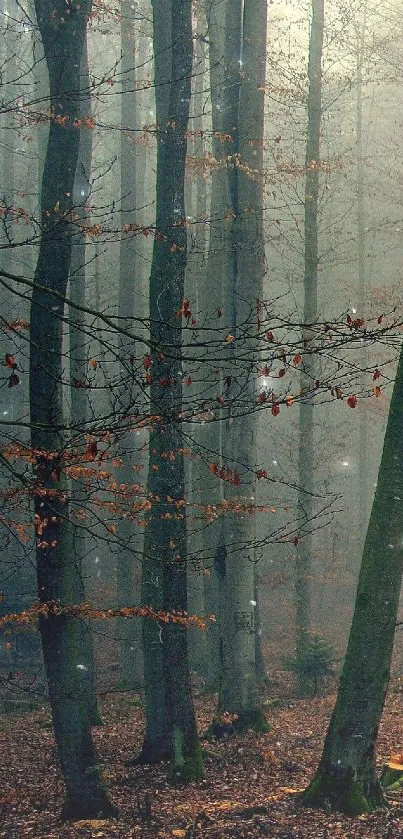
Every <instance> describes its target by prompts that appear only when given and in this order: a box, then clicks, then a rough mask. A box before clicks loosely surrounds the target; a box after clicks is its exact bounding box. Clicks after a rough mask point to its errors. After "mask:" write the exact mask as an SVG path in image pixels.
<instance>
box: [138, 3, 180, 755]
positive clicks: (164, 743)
mask: <svg viewBox="0 0 403 839" xmlns="http://www.w3.org/2000/svg"><path fill="white" fill-rule="evenodd" d="M171 13H172V9H171V0H167V2H162V0H155V2H154V3H153V26H154V79H155V100H156V122H157V132H158V133H157V142H158V146H157V148H158V154H159V165H160V166H161V154H160V148H161V147H162V143H163V139H164V138H165V134H166V131H167V124H168V114H169V84H170V80H171V72H172V18H171ZM157 166H158V164H157ZM158 175H159V169H157V191H158V189H159V188H160V187H161V182H158ZM164 178H165V180H166V175H165V173H164ZM157 200H158V199H157ZM156 223H157V227H158V226H159V224H160V223H162V224H163V225H164V226H165V219H164V218H162V219H161V218H159V217H158V215H157V220H156ZM155 247H156V246H154V248H155ZM156 257H157V255H156V253H155V249H154V253H153V264H154V259H156ZM158 296H159V291H158V290H157V281H156V280H154V283H153V269H152V273H151V279H150V333H151V336H152V338H153V339H154V337H155V340H156V343H157V341H158V340H159V338H160V336H159V334H155V330H156V329H157V327H158V322H159V320H160V318H161V316H160V315H159V310H158ZM169 315H170V317H172V314H171V313H169ZM160 331H163V326H162V325H160ZM150 375H151V370H150ZM152 377H153V384H152V387H151V388H150V413H151V415H152V414H153V412H154V410H156V413H157V415H159V413H160V410H159V399H160V396H161V390H162V388H161V386H159V381H158V375H157V380H155V376H154V371H153V372H152ZM155 438H156V444H157V445H158V448H157V445H154V439H155ZM161 443H162V451H163V449H164V441H163V440H162V437H160V434H159V431H158V429H157V428H156V429H155V430H152V431H151V433H150V443H149V462H148V470H149V472H148V484H147V488H148V491H149V492H151V493H153V494H156V495H157V496H158V495H159V491H158V490H159V487H158V478H159V469H160V465H161V455H162V451H161V452H160V451H159V445H160V444H161ZM154 484H155V486H154ZM165 490H166V492H167V491H168V490H167V488H166V487H165ZM160 515H161V513H159V514H158V516H157V517H159V516H160ZM153 518H154V516H153ZM151 521H152V519H150V522H149V524H148V527H147V528H146V531H145V539H144V553H143V564H142V578H141V599H142V603H143V604H145V605H150V606H152V607H153V608H154V609H162V604H163V575H162V557H161V556H160V553H159V549H158V539H157V538H156V537H157V534H154V533H153V530H154V524H151ZM142 631H143V650H144V687H145V700H146V732H145V738H144V743H143V747H142V750H141V753H140V755H139V757H138V758H137V760H138V761H139V762H145V763H154V762H159V761H161V760H167V759H169V758H170V756H171V754H172V743H171V737H170V727H169V719H168V713H167V706H166V696H165V682H164V673H163V658H162V632H161V627H160V626H159V625H158V624H157V623H156V621H150V620H147V619H146V620H143V625H142Z"/></svg>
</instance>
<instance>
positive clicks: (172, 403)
mask: <svg viewBox="0 0 403 839" xmlns="http://www.w3.org/2000/svg"><path fill="white" fill-rule="evenodd" d="M167 8H168V19H167V20H166V17H167ZM153 9H154V54H155V84H156V90H157V91H159V90H160V89H161V86H163V83H164V82H165V83H166V79H167V78H168V80H169V82H168V85H167V88H168V92H169V100H168V107H167V108H166V102H163V103H162V104H163V107H162V109H161V108H160V104H161V103H160V101H159V96H158V95H157V127H158V128H157V132H158V153H157V230H158V234H159V235H158V237H156V238H155V242H154V251H153V262H152V269H151V278H150V319H151V324H150V326H151V329H150V332H151V341H152V347H153V351H152V354H151V362H152V363H151V367H150V374H151V384H150V402H151V404H150V412H151V415H152V416H158V417H160V421H158V422H157V423H156V424H155V425H154V426H153V428H152V429H151V432H150V447H149V452H150V456H149V476H148V491H149V497H150V501H151V510H150V514H149V519H148V523H147V528H146V536H145V552H144V553H145V556H144V562H145V563H146V564H147V566H148V567H149V568H150V569H151V571H152V573H153V574H154V575H155V579H157V578H158V579H161V578H162V598H163V599H162V605H163V608H164V610H166V611H167V612H169V613H170V614H172V613H174V612H177V611H186V607H187V573H186V572H187V557H186V518H185V503H184V463H183V437H182V429H181V411H182V371H181V359H182V308H183V300H184V279H185V268H186V257H187V233H186V225H185V197H184V180H185V161H186V131H187V125H188V119H189V100H190V91H191V73H192V25H191V2H190V0H171V3H167V0H154V3H153ZM166 27H168V28H166ZM167 33H171V35H170V38H168V41H167ZM171 38H172V44H171V64H170V68H166V67H164V66H163V67H161V65H160V63H159V62H160V60H161V59H162V57H163V56H164V54H165V53H166V44H167V42H168V43H170V42H171V40H170V39H171ZM167 71H168V72H167ZM161 290H162V293H161ZM161 640H162V662H163V689H164V693H163V700H164V701H163V708H164V712H165V715H166V719H165V720H164V723H163V726H162V727H161V730H160V732H159V733H160V734H161V732H162V733H164V735H166V736H167V738H168V739H166V738H165V739H164V740H163V741H162V754H164V751H165V750H166V749H167V748H168V749H169V754H170V756H171V758H172V765H171V773H172V778H173V779H183V780H190V779H192V778H193V779H194V778H198V777H200V776H201V774H202V771H203V769H202V762H201V752H200V747H199V744H198V739H197V731H196V722H195V716H194V709H193V700H192V694H191V685H190V674H189V666H188V656H187V630H186V627H185V626H183V625H180V624H176V623H174V622H173V621H168V622H167V623H165V624H164V625H163V626H162V631H161ZM152 687H153V688H154V689H155V688H156V687H157V688H158V686H157V685H155V684H154V685H152ZM147 711H148V708H147ZM159 713H161V711H159ZM149 731H150V721H149V720H147V733H148V732H149ZM154 737H155V735H154ZM165 756H166V751H165ZM160 759H161V758H160Z"/></svg>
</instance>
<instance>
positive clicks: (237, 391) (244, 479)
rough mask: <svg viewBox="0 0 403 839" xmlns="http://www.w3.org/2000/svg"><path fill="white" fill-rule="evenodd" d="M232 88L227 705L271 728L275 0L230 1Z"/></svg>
mask: <svg viewBox="0 0 403 839" xmlns="http://www.w3.org/2000/svg"><path fill="white" fill-rule="evenodd" d="M226 9H227V13H226V21H225V27H226V32H225V51H224V68H225V84H224V88H223V97H222V104H223V111H224V117H223V130H224V138H223V139H222V142H223V146H224V153H225V155H226V158H227V165H226V173H227V193H226V194H227V200H228V202H229V203H228V206H227V209H226V224H227V227H228V230H229V233H228V240H227V248H228V249H227V273H226V274H225V275H224V286H223V310H224V312H225V317H226V322H227V324H228V329H229V334H230V341H229V343H228V350H227V353H226V359H225V362H224V365H223V368H224V371H223V383H222V385H223V390H222V394H223V439H222V460H223V466H224V468H225V469H226V468H228V469H229V479H228V480H225V481H224V497H225V500H226V502H227V503H228V510H227V512H226V515H225V517H224V519H223V522H222V545H221V550H220V558H219V562H218V563H216V567H217V573H218V576H219V579H220V582H221V590H222V606H223V612H222V614H221V638H222V650H223V672H222V680H221V686H220V697H219V705H220V707H221V708H222V709H223V710H226V711H231V712H233V713H236V714H237V716H238V722H237V726H238V727H240V728H242V727H244V728H249V727H251V726H253V727H255V728H261V729H263V730H264V729H265V728H266V726H267V723H266V719H265V716H264V714H263V713H262V711H261V708H260V700H259V695H258V690H257V674H256V660H255V632H256V626H255V599H254V594H255V585H254V559H255V556H254V541H255V540H254V536H255V529H254V517H253V515H248V514H247V512H246V511H245V512H244V513H243V514H242V512H241V511H240V510H238V509H237V505H238V504H241V505H244V507H245V508H246V510H247V509H248V507H249V506H250V505H251V504H252V507H253V498H254V487H255V482H256V432H257V425H256V422H255V419H256V416H255V417H253V416H252V417H251V416H250V415H249V411H250V406H252V405H254V404H256V399H257V389H256V377H257V368H258V362H259V354H258V347H259V321H260V319H259V301H260V300H261V299H262V293H263V276H264V272H265V257H264V240H263V124H264V104H263V103H264V90H265V72H266V19H267V5H266V2H265V0H253V2H252V1H251V2H248V3H246V4H245V5H244V4H243V3H236V4H233V3H227V7H226Z"/></svg>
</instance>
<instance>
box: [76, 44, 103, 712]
mask: <svg viewBox="0 0 403 839" xmlns="http://www.w3.org/2000/svg"><path fill="white" fill-rule="evenodd" d="M80 90H81V91H82V94H81V96H80V101H79V113H78V116H79V117H80V119H81V120H85V119H88V118H89V117H90V116H91V98H90V76H89V68H88V50H87V38H85V41H84V48H83V54H82V59H81V79H80ZM91 162H92V133H91V131H90V130H89V129H88V128H86V127H84V128H83V129H81V130H80V145H79V158H78V164H77V169H76V174H75V179H74V189H73V202H74V213H75V216H76V225H75V226H76V230H77V231H78V232H77V233H76V234H75V235H74V237H73V239H72V252H71V262H70V297H71V300H72V301H73V303H76V304H78V305H79V306H84V305H85V284H86V267H85V260H86V234H85V229H84V228H85V225H86V220H87V219H88V210H87V209H86V204H87V202H88V199H89V197H90V191H91V183H90V178H91ZM80 226H81V230H80ZM69 331H70V377H71V392H70V399H71V422H72V425H73V427H74V428H76V429H80V432H79V436H78V438H77V439H78V444H79V446H78V447H79V448H80V449H81V450H82V451H84V449H85V445H82V444H81V442H82V440H83V436H84V435H85V431H86V428H85V424H86V421H87V402H88V397H87V391H86V389H85V388H83V387H81V386H80V384H81V383H82V382H83V381H85V379H86V376H87V373H88V358H87V348H86V343H85V314H84V312H82V311H80V310H79V309H76V308H74V305H73V306H71V307H70V312H69ZM76 433H77V432H76ZM80 444H81V445H80ZM86 499H87V492H86V489H85V486H83V484H82V482H81V481H80V478H77V479H75V480H73V481H72V484H71V506H72V513H73V525H72V539H73V550H74V558H75V563H76V565H77V569H78V573H79V575H80V577H81V581H82V593H81V599H82V600H84V599H85V586H84V579H83V574H84V573H85V569H84V563H85V558H86V534H85V530H84V529H83V528H82V527H80V526H78V527H74V512H75V511H79V510H80V509H81V508H82V507H83V506H85V503H86ZM84 638H85V641H86V644H85V649H84V648H83V650H82V656H83V663H84V662H85V667H86V668H87V670H86V672H87V687H88V706H89V717H90V721H91V724H92V725H101V723H102V720H101V716H100V713H99V708H98V700H97V695H96V684H95V678H96V677H95V661H94V648H93V638H92V631H91V627H90V626H89V625H87V626H85V627H84Z"/></svg>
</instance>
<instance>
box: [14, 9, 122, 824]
mask: <svg viewBox="0 0 403 839" xmlns="http://www.w3.org/2000/svg"><path fill="white" fill-rule="evenodd" d="M35 9H36V16H37V21H38V25H39V28H40V31H41V35H42V40H43V45H44V51H45V55H46V61H47V66H48V70H49V80H50V97H51V100H50V101H51V109H52V110H51V112H52V115H53V116H54V117H59V116H60V117H62V118H63V122H62V121H61V120H57V119H52V121H51V126H50V131H49V139H48V147H47V152H46V159H45V165H44V172H43V181H42V197H41V205H42V206H41V209H42V237H41V244H40V249H39V256H38V262H37V267H36V272H35V283H36V286H35V289H34V291H33V295H32V303H31V317H30V324H31V332H30V336H31V345H30V348H31V355H30V409H31V441H32V447H33V449H34V451H35V455H36V463H35V476H36V493H35V529H36V559H37V576H38V593H39V598H40V601H41V602H43V603H50V604H51V603H52V602H53V601H56V602H57V603H61V604H62V605H68V604H71V603H73V604H74V603H78V602H79V601H80V599H81V593H82V584H81V579H80V574H79V569H78V568H77V565H76V563H75V561H74V556H73V553H72V550H71V548H72V544H71V528H70V525H69V521H68V517H69V502H68V488H67V482H66V479H65V476H64V474H63V469H62V463H61V459H60V455H61V450H62V447H63V444H64V441H63V439H62V436H61V433H60V430H59V429H60V426H61V425H62V422H63V414H62V389H61V386H62V323H63V320H62V319H63V308H64V307H63V303H62V302H61V301H60V302H57V304H55V297H54V296H53V294H52V291H56V292H57V293H58V294H60V295H62V296H64V295H65V294H66V287H67V281H68V276H69V269H70V260H71V222H70V213H71V211H72V208H73V202H72V195H73V187H74V177H75V172H76V168H77V161H78V155H79V136H80V135H79V131H78V130H77V128H75V127H74V120H75V119H76V117H77V115H78V108H79V96H80V58H81V54H82V50H83V45H84V38H85V32H86V23H87V17H88V14H89V11H90V5H89V3H82V4H81V6H73V7H72V9H71V11H72V14H71V15H70V16H69V17H67V16H66V15H65V4H64V3H63V2H61V0H60V2H59V0H57V2H56V4H55V3H53V4H52V7H51V6H50V4H49V3H48V2H47V0H37V2H36V3H35ZM61 122H62V124H61ZM39 628H40V632H41V638H42V647H43V654H44V660H45V668H46V675H47V681H48V687H49V698H50V703H51V709H52V717H53V724H54V729H55V738H56V744H57V749H58V754H59V759H60V763H61V768H62V772H63V777H64V781H65V784H66V801H65V805H64V808H63V814H64V816H65V817H66V818H69V817H71V818H83V817H86V818H95V817H97V816H100V815H102V816H109V815H111V814H113V813H114V812H115V809H114V808H113V807H112V805H111V804H110V802H109V800H108V798H107V795H106V793H105V790H104V787H103V785H102V782H101V777H100V773H99V769H98V766H97V758H96V755H95V751H94V746H93V742H92V737H91V727H90V722H89V717H88V702H87V697H88V694H87V688H86V678H85V677H86V671H85V665H84V668H83V666H82V660H81V655H82V647H83V644H84V627H83V624H82V622H81V621H78V620H76V619H73V618H71V617H68V616H67V615H57V614H56V613H55V612H54V611H52V609H51V608H50V612H49V615H48V616H47V617H45V616H43V617H41V618H40V621H39Z"/></svg>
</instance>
